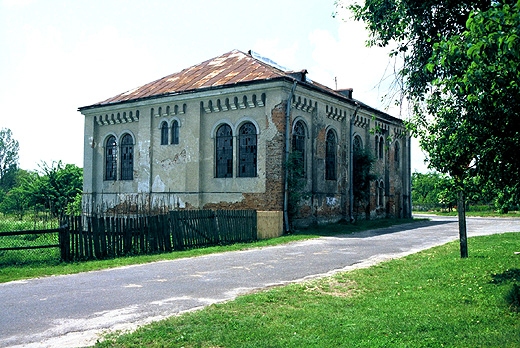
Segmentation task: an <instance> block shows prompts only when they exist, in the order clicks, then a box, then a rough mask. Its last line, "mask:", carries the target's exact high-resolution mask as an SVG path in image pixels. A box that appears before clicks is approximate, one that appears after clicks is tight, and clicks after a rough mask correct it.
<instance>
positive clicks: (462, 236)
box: [457, 189, 468, 259]
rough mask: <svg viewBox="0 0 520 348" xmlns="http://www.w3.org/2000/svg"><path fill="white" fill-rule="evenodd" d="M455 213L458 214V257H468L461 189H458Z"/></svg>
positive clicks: (464, 205) (463, 198)
mask: <svg viewBox="0 0 520 348" xmlns="http://www.w3.org/2000/svg"><path fill="white" fill-rule="evenodd" d="M457 213H458V215H459V239H460V257H461V258H463V259H464V258H467V257H468V238H467V234H466V199H465V197H464V190H463V189H461V190H460V191H459V199H458V202H457Z"/></svg>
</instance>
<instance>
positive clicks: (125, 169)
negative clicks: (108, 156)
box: [121, 134, 134, 180]
mask: <svg viewBox="0 0 520 348" xmlns="http://www.w3.org/2000/svg"><path fill="white" fill-rule="evenodd" d="M133 179H134V145H133V139H132V136H131V135H130V134H125V135H124V136H123V138H121V180H133Z"/></svg>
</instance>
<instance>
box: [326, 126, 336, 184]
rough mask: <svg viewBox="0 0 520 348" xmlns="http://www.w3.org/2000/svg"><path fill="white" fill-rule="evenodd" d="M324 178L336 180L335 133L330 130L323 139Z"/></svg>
mask: <svg viewBox="0 0 520 348" xmlns="http://www.w3.org/2000/svg"><path fill="white" fill-rule="evenodd" d="M325 179H326V180H336V135H335V134H334V132H333V131H332V130H329V131H328V132H327V140H326V141H325Z"/></svg>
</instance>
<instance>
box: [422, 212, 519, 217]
mask: <svg viewBox="0 0 520 348" xmlns="http://www.w3.org/2000/svg"><path fill="white" fill-rule="evenodd" d="M414 214H431V215H439V216H458V213H457V210H453V211H450V212H448V211H415V212H414ZM466 216H467V217H499V218H519V217H520V211H510V212H509V213H507V214H500V213H498V212H496V211H466Z"/></svg>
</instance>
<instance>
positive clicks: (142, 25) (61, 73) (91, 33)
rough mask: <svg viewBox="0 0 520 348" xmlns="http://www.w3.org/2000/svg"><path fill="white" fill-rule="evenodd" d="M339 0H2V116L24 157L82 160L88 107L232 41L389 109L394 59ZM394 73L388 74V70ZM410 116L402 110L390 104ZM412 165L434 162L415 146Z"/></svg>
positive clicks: (24, 164)
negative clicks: (369, 40) (372, 43)
mask: <svg viewBox="0 0 520 348" xmlns="http://www.w3.org/2000/svg"><path fill="white" fill-rule="evenodd" d="M335 11H336V7H335V6H334V0H263V1H258V0H257V1H249V0H219V1H207V0H206V1H203V0H185V1H180V0H169V1H167V0H147V1H142V0H140V1H136V0H127V1H123V0H74V1H72V0H0V52H2V53H1V54H0V108H1V112H0V127H6V128H10V129H11V130H12V131H13V136H14V138H15V139H17V140H18V141H19V143H20V152H19V155H20V166H21V168H23V169H37V168H38V165H39V164H40V163H41V162H42V161H44V162H46V163H52V162H53V161H58V160H61V161H62V162H64V163H73V164H76V165H77V166H80V167H82V166H83V117H82V115H81V114H80V113H79V112H78V111H77V109H78V107H80V106H86V105H90V104H93V103H96V102H98V101H101V100H104V99H107V98H109V97H112V96H114V95H116V94H118V93H121V92H124V91H127V90H130V89H132V88H134V87H138V86H140V85H142V84H145V83H147V82H150V81H153V80H155V79H158V78H160V77H163V76H166V75H168V74H171V73H174V72H177V71H179V70H181V69H183V68H187V67H189V66H191V65H194V64H198V63H200V62H202V61H205V60H207V59H210V58H213V57H215V56H218V55H221V54H223V53H226V52H228V51H231V50H233V49H238V50H241V51H243V52H247V51H248V50H250V49H252V50H254V51H256V52H259V53H260V54H261V55H263V56H265V57H269V58H270V59H272V60H274V61H275V62H277V63H279V64H280V65H282V66H285V67H287V68H289V69H307V70H308V71H309V77H310V78H311V79H313V80H315V81H318V82H320V83H323V84H325V85H328V86H329V87H332V88H335V87H336V82H335V79H337V87H338V88H353V89H354V97H355V98H356V99H359V100H361V101H363V102H364V103H366V104H369V105H371V106H373V107H376V108H379V109H381V110H384V109H385V107H386V105H387V104H388V101H385V102H381V98H382V97H383V96H384V95H385V94H386V92H387V88H388V87H387V85H388V84H387V81H388V78H387V77H388V75H389V72H390V71H391V69H392V62H391V61H390V59H389V58H388V56H387V50H385V49H379V48H370V49H369V48H366V47H365V43H364V42H365V40H366V37H367V34H366V32H365V30H364V28H363V26H362V24H360V23H357V22H354V21H352V20H349V19H348V14H345V13H343V14H339V16H337V17H336V18H333V16H332V14H333V12H335ZM385 77H386V78H385ZM387 111H388V112H389V113H390V114H392V115H394V116H399V110H394V109H388V110H387ZM414 143H415V146H414V148H413V151H412V171H419V172H425V171H426V167H425V165H424V163H423V161H424V156H423V154H422V152H421V151H420V150H419V148H418V146H417V145H416V144H417V142H416V141H414Z"/></svg>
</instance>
